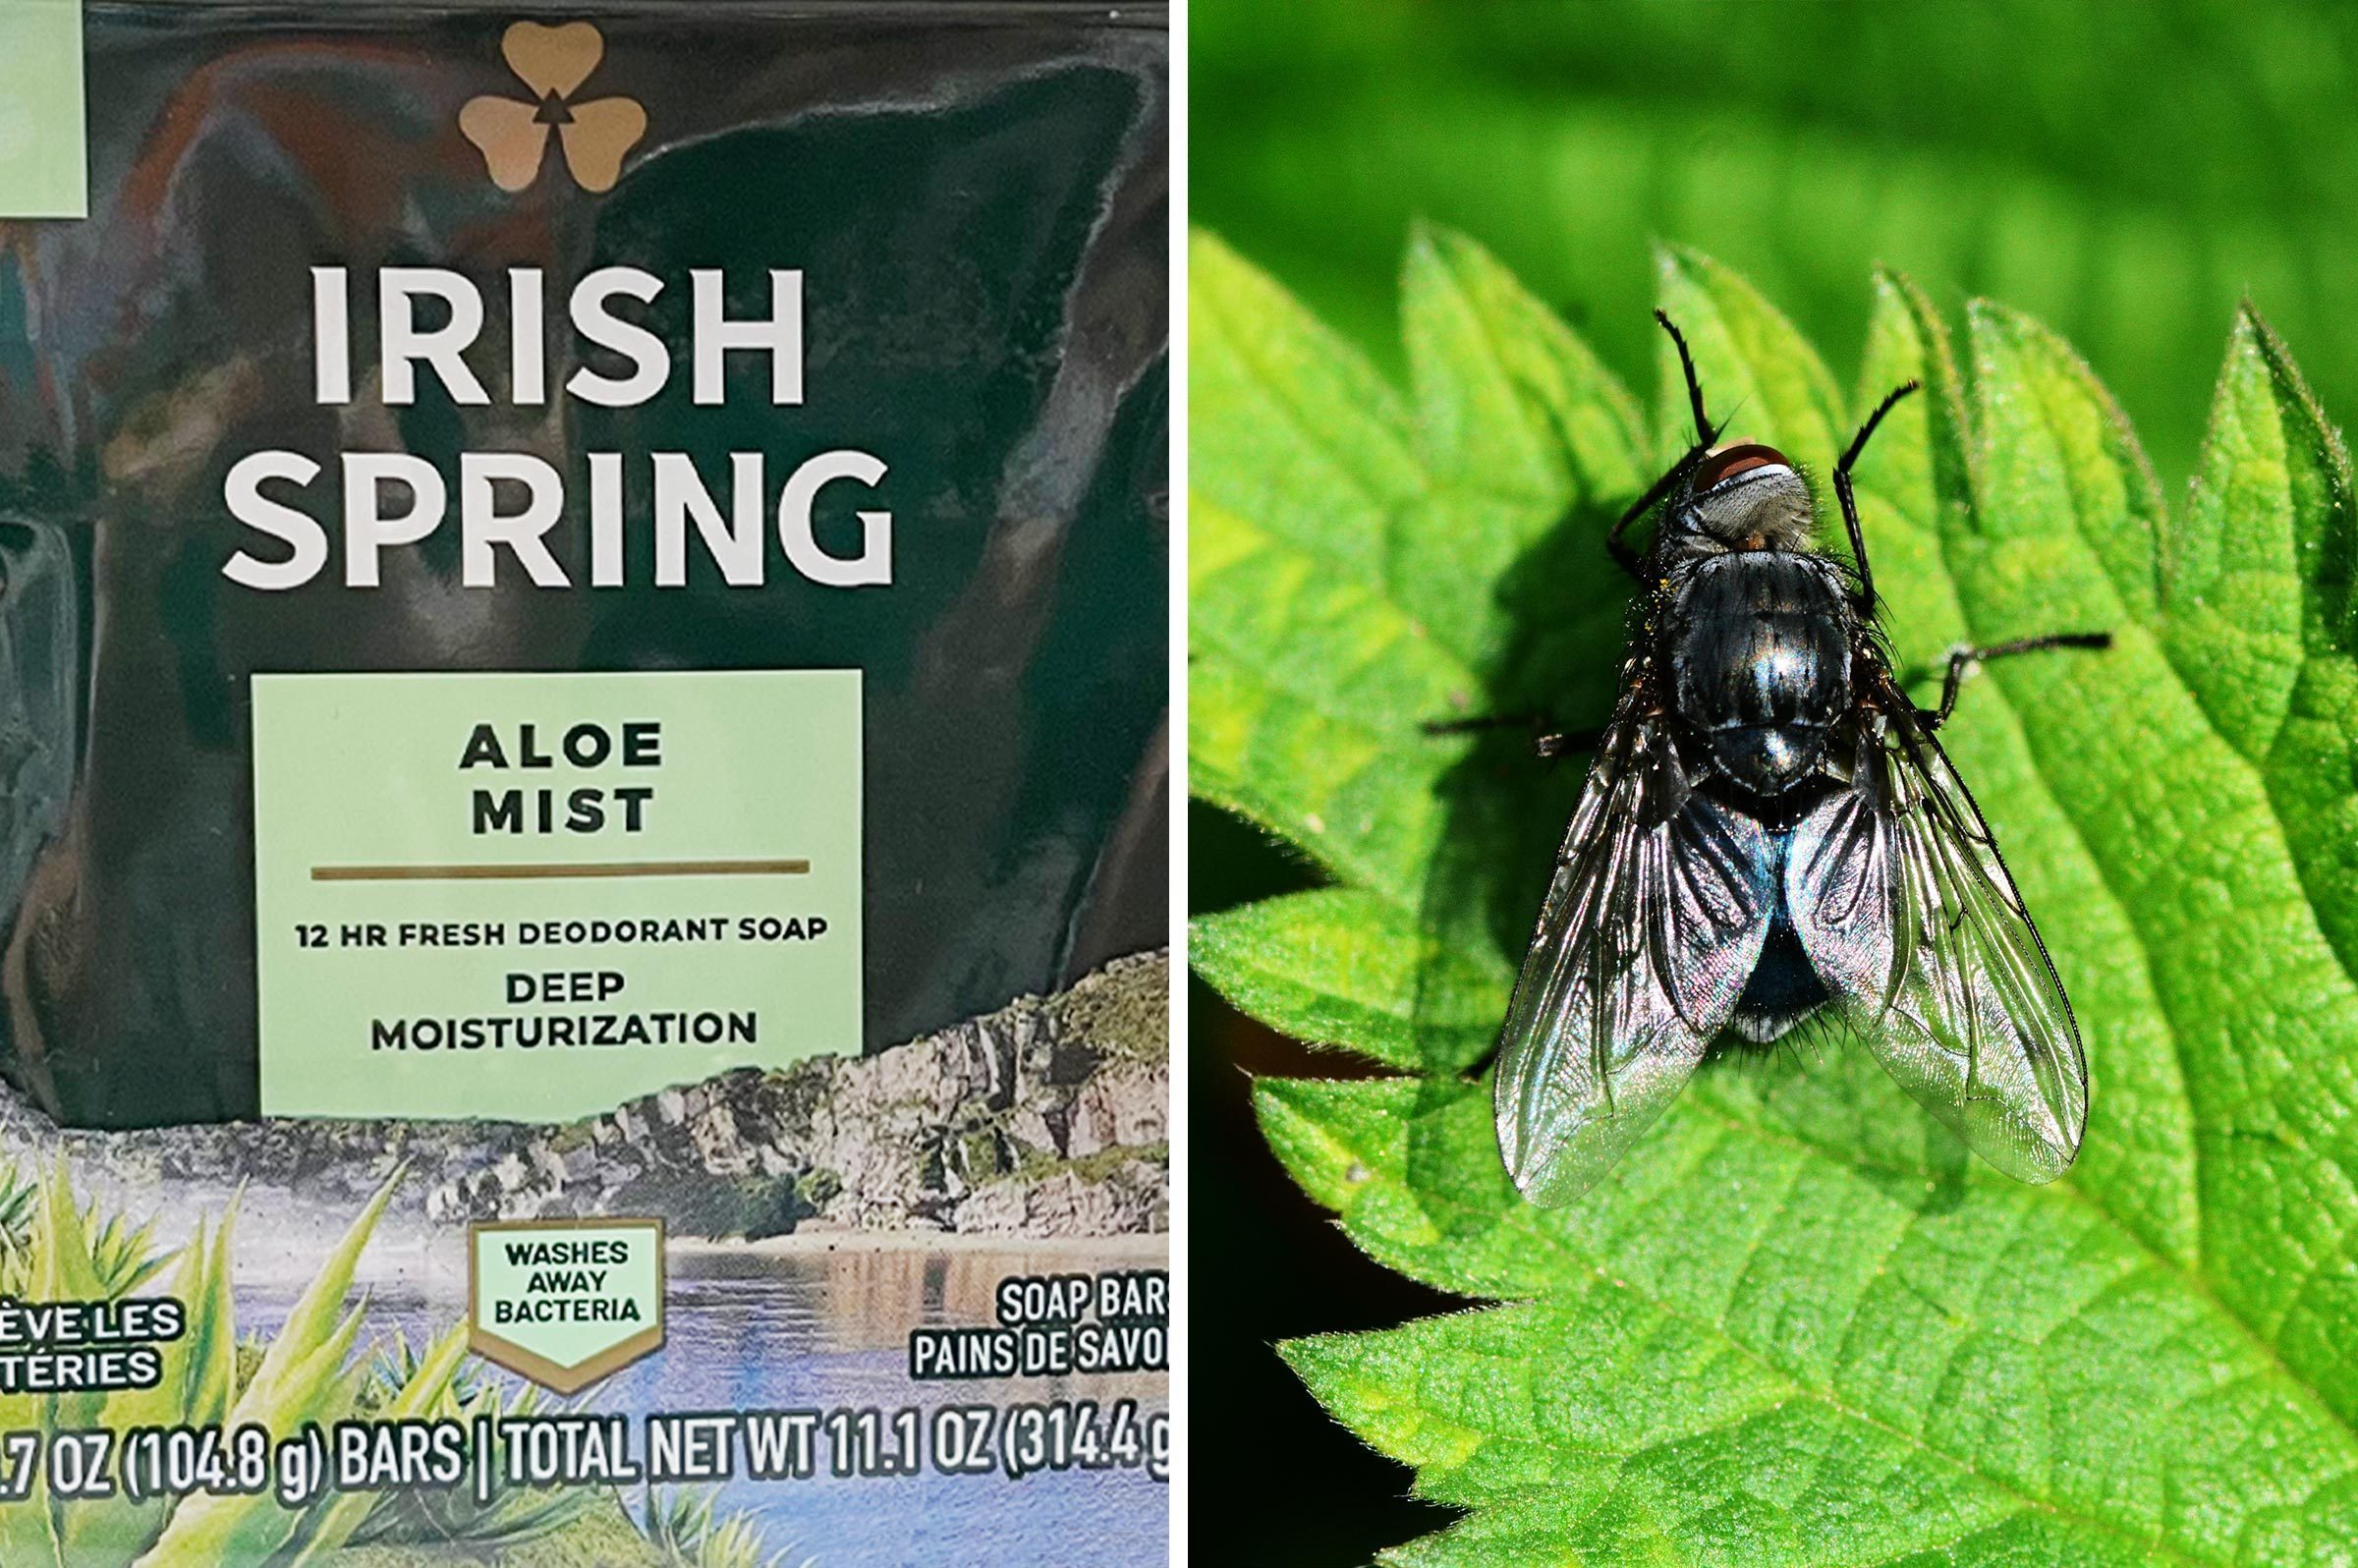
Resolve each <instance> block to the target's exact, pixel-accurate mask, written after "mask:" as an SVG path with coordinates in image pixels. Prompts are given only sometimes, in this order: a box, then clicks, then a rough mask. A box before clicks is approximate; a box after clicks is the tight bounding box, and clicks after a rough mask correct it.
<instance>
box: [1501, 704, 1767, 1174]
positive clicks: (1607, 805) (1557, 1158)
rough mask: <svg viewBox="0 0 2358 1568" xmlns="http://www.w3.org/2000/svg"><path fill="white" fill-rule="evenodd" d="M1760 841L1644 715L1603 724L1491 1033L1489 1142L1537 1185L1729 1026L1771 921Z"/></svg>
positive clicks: (1590, 1146) (1661, 1096) (1577, 1167)
mask: <svg viewBox="0 0 2358 1568" xmlns="http://www.w3.org/2000/svg"><path fill="white" fill-rule="evenodd" d="M1772 853H1773V852H1772V849H1771V846H1770V844H1769V842H1768V834H1767V833H1766V832H1765V831H1764V830H1763V829H1762V828H1761V826H1760V824H1759V823H1758V822H1755V821H1754V820H1753V819H1752V818H1750V817H1748V816H1744V815H1741V814H1739V813H1737V812H1730V811H1728V810H1726V809H1725V808H1724V807H1721V806H1719V805H1718V804H1716V803H1715V802H1712V801H1711V800H1709V799H1707V798H1706V797H1704V796H1701V795H1697V794H1695V793H1693V792H1692V791H1691V790H1690V789H1689V788H1688V787H1687V781H1686V776H1685V773H1684V772H1683V770H1682V769H1681V768H1680V766H1679V763H1678V757H1677V753H1676V751H1675V750H1674V749H1673V747H1672V746H1671V744H1670V739H1669V737H1668V736H1667V735H1666V734H1664V733H1662V732H1661V730H1660V728H1659V726H1658V725H1657V724H1656V723H1655V722H1654V721H1653V720H1651V719H1642V718H1630V719H1625V720H1624V721H1623V722H1620V723H1617V724H1616V725H1615V727H1614V729H1613V730H1612V731H1611V732H1610V733H1609V734H1608V735H1607V736H1606V738H1605V741H1604V744H1603V746H1602V748H1601V749H1600V756H1599V760H1598V764H1597V767H1596V770H1595V771H1594V772H1593V773H1591V775H1590V777H1589V784H1588V790H1587V793H1585V794H1584V795H1583V796H1582V797H1581V802H1580V807H1579V809H1578V810H1577V811H1576V812H1574V813H1573V816H1572V826H1571V829H1570V831H1569V832H1567V833H1566V834H1565V836H1564V847H1563V852H1562V853H1561V855H1559V856H1558V857H1557V860H1556V867H1555V878H1554V881H1553V883H1552V884H1551V885H1550V886H1549V887H1548V889H1547V901H1546V903H1545V904H1544V905H1543V906H1542V907H1541V911H1540V921H1539V928H1538V929H1537V930H1536V931H1535V932H1534V933H1533V935H1532V939H1531V949H1530V951H1529V952H1528V953H1527V954H1526V955H1525V957H1524V960H1523V971H1522V974H1521V975H1520V976H1519V977H1517V979H1516V980H1515V995H1514V1001H1513V1003H1512V1004H1511V1005H1510V1006H1509V1008H1508V1010H1507V1019H1506V1028H1505V1031H1504V1033H1503V1035H1502V1036H1501V1038H1500V1043H1499V1052H1498V1082H1497V1111H1498V1147H1499V1149H1500V1151H1501V1152H1503V1153H1504V1155H1505V1156H1506V1168H1507V1170H1508V1172H1509V1173H1510V1174H1511V1175H1512V1176H1513V1177H1514V1179H1515V1185H1516V1186H1518V1187H1520V1188H1521V1189H1522V1190H1523V1193H1524V1196H1526V1197H1527V1198H1529V1199H1530V1200H1531V1201H1532V1202H1533V1203H1535V1204H1546V1205H1550V1206H1552V1205H1555V1204H1567V1203H1570V1202H1571V1201H1572V1200H1573V1199H1575V1198H1577V1197H1579V1196H1580V1194H1582V1193H1583V1192H1585V1191H1587V1190H1588V1188H1589V1186H1590V1184H1591V1183H1593V1182H1595V1181H1596V1180H1597V1178H1598V1177H1600V1176H1601V1175H1602V1174H1603V1173H1604V1172H1605V1170H1606V1169H1607V1168H1608V1167H1609V1166H1610V1165H1611V1164H1612V1163H1613V1161H1615V1160H1616V1159H1618V1158H1620V1157H1621V1154H1622V1151H1623V1150H1625V1149H1626V1148H1629V1146H1630V1144H1631V1143H1632V1142H1634V1141H1635V1140H1636V1138H1637V1136H1638V1135H1639V1134H1640V1133H1642V1132H1644V1131H1645V1130H1646V1128H1647V1127H1648V1126H1649V1125H1650V1124H1651V1123H1652V1122H1653V1121H1654V1119H1655V1117H1656V1116H1658V1115H1659V1114H1661V1110H1662V1107H1663V1106H1665V1105H1667V1104H1668V1103H1669V1102H1670V1100H1671V1099H1672V1097H1673V1096H1675V1095H1676V1094H1677V1092H1678V1091H1679V1089H1680V1088H1681V1087H1682V1086H1683V1085H1684V1084H1685V1083H1686V1081H1687V1075H1688V1074H1690V1073H1692V1072H1693V1071H1694V1070H1695V1064H1696V1063H1697V1062H1698V1061H1700V1060H1702V1058H1703V1052H1704V1047H1705V1046H1706V1045H1707V1044H1708V1043H1709V1042H1710V1041H1711V1038H1712V1036H1714V1035H1716V1034H1717V1033H1719V1031H1720V1030H1721V1029H1723V1028H1725V1027H1726V1025H1727V1022H1728V1020H1729V1018H1730V1017H1732V1016H1733V1015H1734V1013H1735V1008H1736V998H1737V997H1738V996H1740V995H1741V994H1743V990H1744V982H1745V981H1746V980H1748V979H1750V978H1751V975H1752V971H1753V967H1754V966H1755V965H1756V964H1757V963H1758V962H1759V961H1760V956H1761V946H1762V944H1763V943H1764V942H1765V941H1766V940H1767V938H1768V922H1769V914H1770V909H1771V906H1772V904H1773V902H1774V892H1775V888H1774V878H1773V873H1772V866H1773V861H1772Z"/></svg>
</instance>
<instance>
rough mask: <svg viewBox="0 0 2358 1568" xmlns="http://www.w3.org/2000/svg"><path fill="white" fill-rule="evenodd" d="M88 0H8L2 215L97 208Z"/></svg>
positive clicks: (0, 7)
mask: <svg viewBox="0 0 2358 1568" xmlns="http://www.w3.org/2000/svg"><path fill="white" fill-rule="evenodd" d="M82 81H83V68H82V0H0V218H80V217H86V216H87V215H88V212H89V182H88V176H87V164H86V155H85V152H84V143H85V140H86V137H87V133H86V132H85V130H84V117H83V98H82Z"/></svg>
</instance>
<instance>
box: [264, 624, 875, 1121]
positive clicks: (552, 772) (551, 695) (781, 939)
mask: <svg viewBox="0 0 2358 1568" xmlns="http://www.w3.org/2000/svg"><path fill="white" fill-rule="evenodd" d="M253 750H254V757H253V778H254V792H253V793H254V802H253V805H254V909H255V923H256V926H257V931H256V944H257V949H258V952H257V958H258V968H259V977H260V978H259V986H260V997H259V1001H260V1008H259V1015H260V1040H261V1104H262V1111H263V1114H265V1115H270V1116H336V1117H386V1116H391V1117H493V1118H499V1119H503V1120H516V1121H563V1120H571V1119H574V1118H577V1117H581V1116H586V1115H590V1114H594V1113H596V1112H599V1111H604V1110H609V1109H611V1108H613V1107H614V1106H615V1105H617V1104H618V1103H620V1102H622V1101H624V1100H627V1099H631V1098H635V1097H637V1096H640V1095H643V1094H647V1093H651V1092H655V1091H657V1090H660V1089H663V1088H666V1087H668V1086H671V1085H676V1084H687V1083H694V1082H697V1081H699V1080H702V1079H704V1078H708V1077H710V1076H711V1075H712V1074H714V1073H718V1072H722V1071H725V1070H727V1069H729V1068H734V1067H747V1066H755V1067H776V1066H780V1065H782V1064H784V1063H787V1062H791V1061H795V1060H797V1059H800V1058H802V1057H806V1056H812V1055H816V1054H820V1053H824V1052H836V1053H842V1054H847V1055H852V1054H857V1053H858V1052H859V1050H860V1043H861V988H860V940H861V931H860V902H861V879H860V878H861V868H860V852H861V755H862V754H861V688H860V672H859V671H857V670H792V671H725V672H716V671H656V672H636V673H628V674H556V675H509V674H370V675H258V676H256V677H254V680H253Z"/></svg>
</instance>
